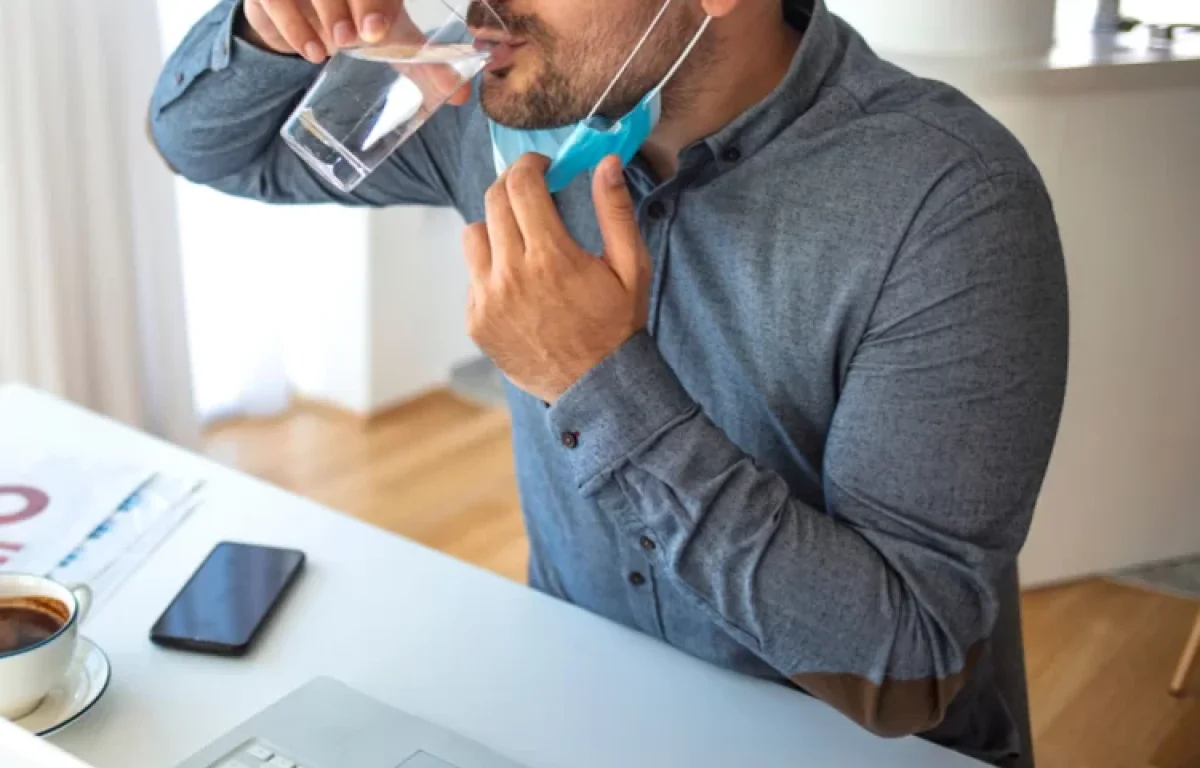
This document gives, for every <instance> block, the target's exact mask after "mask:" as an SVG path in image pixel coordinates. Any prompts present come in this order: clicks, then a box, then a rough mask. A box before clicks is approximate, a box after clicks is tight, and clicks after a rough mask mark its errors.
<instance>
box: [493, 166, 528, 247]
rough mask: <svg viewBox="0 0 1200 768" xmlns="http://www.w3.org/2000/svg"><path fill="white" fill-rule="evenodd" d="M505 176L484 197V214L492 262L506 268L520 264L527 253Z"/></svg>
mask: <svg viewBox="0 0 1200 768" xmlns="http://www.w3.org/2000/svg"><path fill="white" fill-rule="evenodd" d="M506 177H507V173H506V174H505V176H501V177H500V178H499V179H498V180H497V181H496V183H495V184H493V185H492V186H491V187H490V188H489V189H488V191H487V194H486V195H484V208H485V209H486V212H485V214H484V217H485V219H486V220H487V234H488V242H489V243H490V244H491V252H492V261H493V263H495V264H496V265H497V266H500V267H504V266H507V265H509V264H513V263H517V262H519V261H520V260H521V259H522V258H523V255H524V253H525V238H524V237H523V236H522V234H521V228H520V227H519V226H518V225H517V219H516V216H515V215H514V214H513V209H512V202H511V201H510V200H509V195H508V188H507V185H506V184H505V179H506Z"/></svg>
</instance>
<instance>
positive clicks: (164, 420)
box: [0, 0, 197, 445]
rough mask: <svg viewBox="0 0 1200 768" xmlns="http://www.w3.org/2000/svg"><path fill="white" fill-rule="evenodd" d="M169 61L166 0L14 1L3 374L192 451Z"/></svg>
mask: <svg viewBox="0 0 1200 768" xmlns="http://www.w3.org/2000/svg"><path fill="white" fill-rule="evenodd" d="M160 60H161V47H160V38H159V35H158V28H157V15H156V11H155V6H154V2H153V0H122V1H121V2H118V3H109V2H96V1H95V0H0V379H16V380H21V381H25V382H27V383H30V384H32V385H34V386H36V387H39V388H42V389H45V390H48V391H51V392H54V393H56V394H59V395H61V396H63V397H66V398H68V399H70V400H74V401H76V402H78V403H80V404H82V405H84V406H86V407H89V408H92V409H94V410H97V411H100V412H102V413H105V414H108V415H110V416H112V417H115V418H117V419H119V420H121V421H124V422H126V423H129V424H132V425H135V426H138V427H142V428H145V429H148V430H149V431H151V432H154V433H157V434H159V435H161V436H163V437H166V438H167V439H169V440H172V441H174V442H176V443H179V444H182V445H193V444H194V442H195V440H196V436H197V430H196V423H195V418H194V408H193V404H192V397H191V387H190V375H189V372H188V353H187V346H186V343H187V342H186V329H185V322H184V310H183V295H182V284H181V275H180V265H179V258H178V247H177V233H176V226H175V210H174V197H173V184H172V181H171V178H170V175H169V173H168V172H167V170H166V169H165V168H164V167H163V165H162V164H161V162H160V161H159V160H158V158H157V156H156V153H155V152H154V150H153V149H152V148H151V146H150V144H149V143H148V141H147V140H146V136H145V115H146V104H147V103H148V99H149V94H150V89H151V87H152V84H153V81H154V78H155V75H156V73H157V71H158V67H159V63H160ZM0 429H2V426H0Z"/></svg>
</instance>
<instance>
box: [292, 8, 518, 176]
mask: <svg viewBox="0 0 1200 768" xmlns="http://www.w3.org/2000/svg"><path fill="white" fill-rule="evenodd" d="M472 3H475V4H476V5H479V6H481V7H483V8H485V9H487V11H488V12H491V9H490V7H489V6H487V3H486V0H406V2H405V3H404V8H405V10H406V11H407V12H408V14H409V17H410V18H411V23H409V20H408V19H401V20H400V21H399V22H397V23H396V24H395V26H394V27H393V29H392V31H391V33H390V34H389V36H388V38H387V39H386V40H384V41H381V42H380V43H377V44H374V45H370V46H366V45H364V46H362V47H357V48H349V49H344V50H342V51H339V52H338V53H337V54H335V55H334V56H333V58H331V59H330V60H329V62H328V63H327V64H326V65H325V67H324V69H322V71H321V73H320V75H318V76H317V80H316V81H315V82H314V83H313V85H312V87H310V88H309V90H308V93H306V94H305V96H304V99H303V100H302V101H301V102H300V104H299V105H298V106H297V107H296V109H295V111H294V112H293V113H292V114H291V116H290V117H289V118H288V120H287V122H286V123H284V126H283V129H282V131H281V133H282V135H283V138H284V140H285V141H286V142H287V143H288V145H289V146H290V147H291V148H292V149H293V150H294V151H295V152H296V153H297V154H298V155H300V157H302V158H304V160H305V161H306V162H307V163H308V164H309V165H310V166H312V167H313V168H314V169H315V170H316V171H317V172H318V173H320V174H321V176H323V177H324V178H325V179H326V180H327V181H329V182H330V183H331V184H333V185H334V186H335V187H337V188H338V189H340V190H341V191H343V192H350V191H352V190H353V189H354V188H355V187H357V186H358V185H359V184H361V183H362V181H363V180H364V179H366V178H367V176H369V175H370V174H371V172H372V171H374V170H375V169H376V168H378V167H379V166H380V164H382V163H383V161H384V160H386V159H387V158H388V156H389V155H391V154H392V152H394V151H395V150H396V148H397V147H399V146H400V145H401V144H403V143H404V142H405V141H407V140H408V138H409V137H410V136H412V135H413V133H415V132H416V131H417V129H419V128H420V127H421V126H422V125H424V124H425V122H426V121H427V120H428V119H429V118H430V116H431V115H433V113H434V112H436V111H437V110H438V109H439V108H440V107H441V106H442V105H443V104H445V103H446V101H447V100H448V99H450V97H451V96H453V95H454V94H455V93H457V92H458V91H460V90H461V89H462V88H463V87H464V86H465V85H467V84H468V83H469V82H470V81H471V80H472V79H473V78H474V77H475V76H476V75H477V74H479V72H480V71H481V70H482V69H483V67H484V65H485V64H486V63H487V60H488V56H489V53H488V50H487V48H488V47H487V46H486V45H480V46H478V47H477V46H476V44H475V40H474V39H473V38H472V36H471V33H470V31H469V30H468V28H467V23H466V19H467V10H468V8H469V7H470V6H471V5H472ZM447 11H448V12H449V18H446V17H447ZM491 15H492V17H493V18H495V14H494V13H491ZM492 23H493V24H498V23H499V22H496V21H493V22H492Z"/></svg>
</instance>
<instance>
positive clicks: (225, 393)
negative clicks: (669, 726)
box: [0, 0, 320, 422]
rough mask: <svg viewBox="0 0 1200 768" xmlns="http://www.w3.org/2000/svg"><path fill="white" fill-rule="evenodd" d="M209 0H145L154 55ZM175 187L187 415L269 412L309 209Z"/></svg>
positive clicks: (180, 182) (283, 365)
mask: <svg viewBox="0 0 1200 768" xmlns="http://www.w3.org/2000/svg"><path fill="white" fill-rule="evenodd" d="M3 1H4V0H0V2H3ZM216 1H217V0H155V2H154V4H155V5H156V6H157V8H158V14H159V18H160V19H161V25H162V51H161V56H162V57H163V58H165V57H167V56H169V55H170V53H171V52H172V51H173V50H174V49H175V48H176V46H178V44H179V43H180V41H182V39H183V37H184V35H186V34H187V32H188V30H189V29H190V28H191V27H192V26H193V25H194V24H195V23H196V21H197V20H198V19H199V18H200V17H201V16H203V15H204V14H205V13H207V12H208V11H209V10H211V9H212V7H213V6H214V5H215V4H216ZM160 66H161V65H160ZM175 192H176V198H177V200H178V208H179V225H180V248H181V255H182V263H183V276H184V288H185V295H186V305H187V316H188V334H189V335H188V342H189V348H190V350H191V367H192V388H193V392H194V399H195V403H196V411H197V414H198V415H199V418H200V420H201V421H202V422H210V421H213V420H217V419H221V418H226V417H232V416H242V415H246V416H269V415H274V414H277V413H279V412H281V411H283V410H284V409H286V408H287V407H288V405H289V404H290V402H291V394H292V389H293V385H292V381H291V377H290V375H289V370H288V361H287V354H286V352H287V347H288V343H287V341H288V336H289V334H290V333H291V332H292V328H294V327H295V326H296V325H297V322H298V321H297V313H296V311H295V310H294V309H293V306H294V305H295V303H296V297H297V292H298V291H299V290H300V288H299V282H300V281H299V279H298V278H299V277H300V276H299V275H298V274H297V262H298V261H301V260H302V258H301V256H302V254H301V253H300V251H301V249H303V248H305V246H306V245H309V244H310V242H311V241H310V240H309V239H307V238H310V235H309V232H311V227H312V224H313V219H314V216H313V215H312V214H310V212H308V211H306V210H302V209H297V208H279V207H272V206H268V205H265V204H262V203H256V202H253V201H249V200H243V199H238V198H233V197H229V196H227V195H223V194H221V193H219V192H215V191H213V190H211V189H208V188H205V187H201V186H198V185H195V184H192V183H190V182H188V181H186V180H184V179H177V180H176V187H175ZM316 217H317V218H320V213H319V212H318V213H317V214H316ZM299 311H300V312H301V313H311V312H314V311H319V307H317V306H308V307H301V308H299ZM300 316H301V317H304V314H301V315H300Z"/></svg>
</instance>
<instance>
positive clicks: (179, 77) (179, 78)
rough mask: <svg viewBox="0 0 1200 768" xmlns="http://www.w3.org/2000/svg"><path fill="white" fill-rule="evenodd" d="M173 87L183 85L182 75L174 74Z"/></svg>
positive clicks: (179, 73)
mask: <svg viewBox="0 0 1200 768" xmlns="http://www.w3.org/2000/svg"><path fill="white" fill-rule="evenodd" d="M175 85H183V73H182V72H176V73H175Z"/></svg>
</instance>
